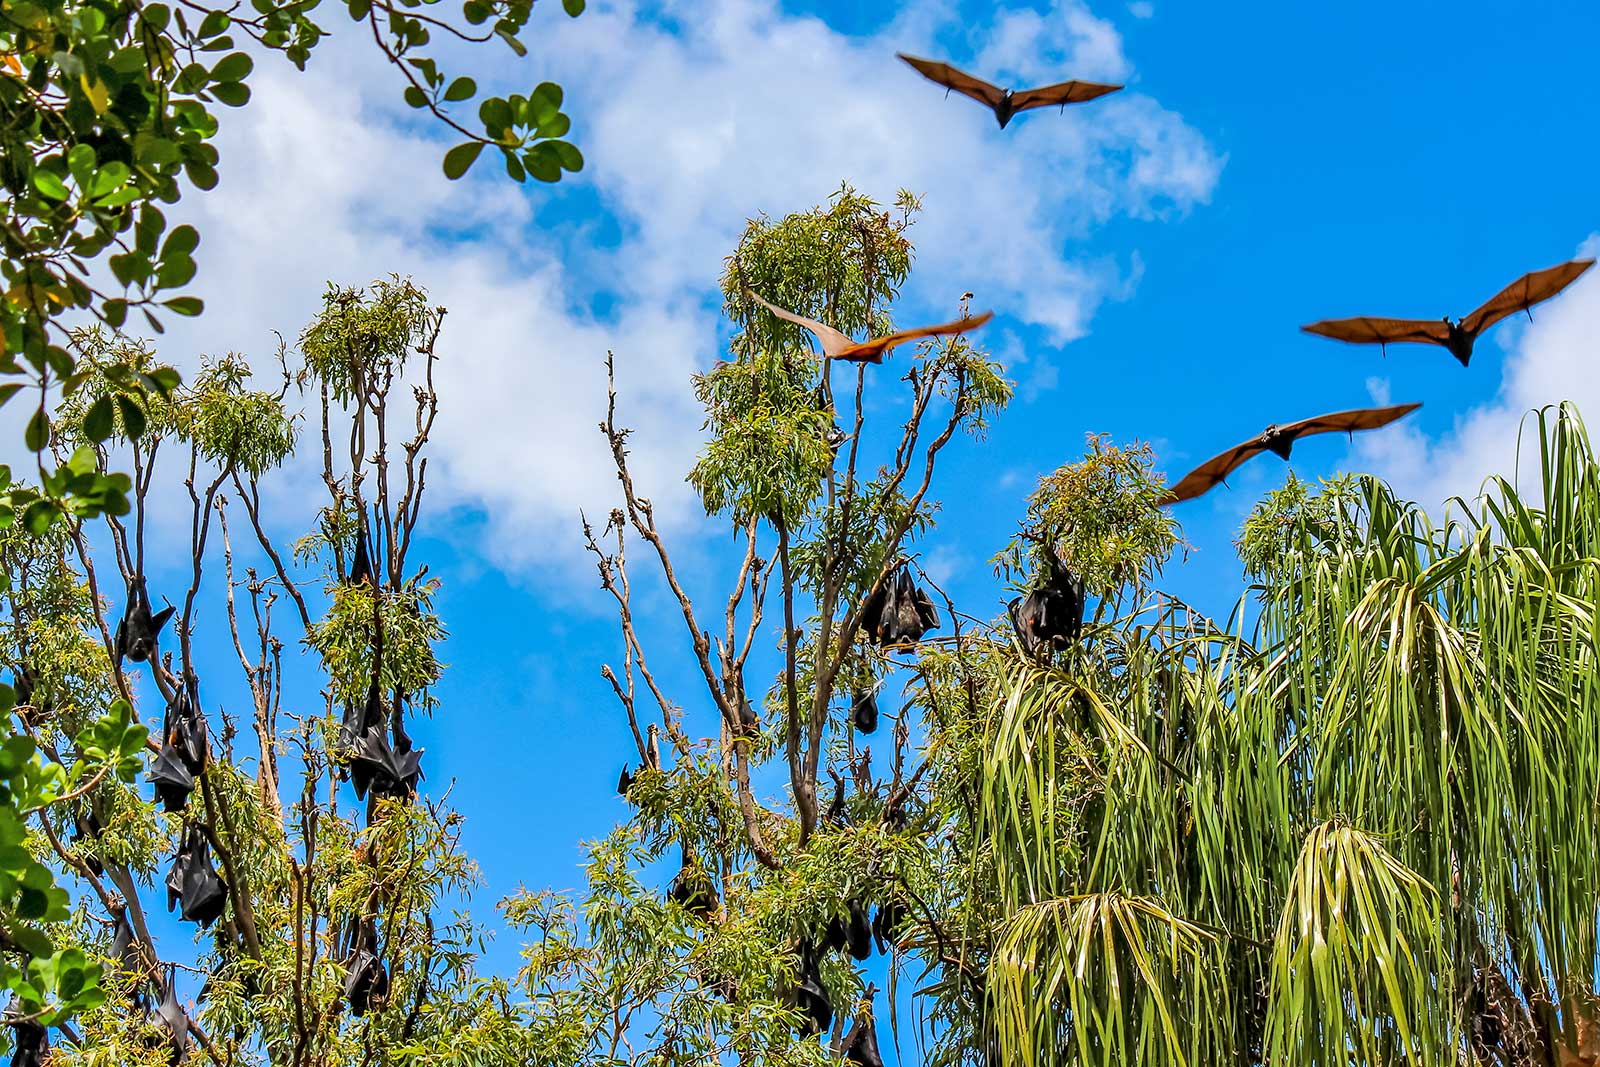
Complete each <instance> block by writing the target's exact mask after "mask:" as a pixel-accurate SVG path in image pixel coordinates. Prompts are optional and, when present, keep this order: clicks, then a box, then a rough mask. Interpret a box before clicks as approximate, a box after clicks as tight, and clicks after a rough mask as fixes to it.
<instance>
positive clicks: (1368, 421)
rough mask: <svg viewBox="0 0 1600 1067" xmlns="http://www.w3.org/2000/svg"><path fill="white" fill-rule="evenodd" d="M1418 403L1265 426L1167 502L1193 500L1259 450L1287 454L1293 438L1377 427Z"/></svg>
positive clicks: (1204, 467)
mask: <svg viewBox="0 0 1600 1067" xmlns="http://www.w3.org/2000/svg"><path fill="white" fill-rule="evenodd" d="M1421 406H1422V405H1421V404H1396V405H1393V406H1392V407H1383V408H1357V409H1355V410H1353V411H1336V412H1333V413H1332V414H1329V415H1318V416H1316V417H1315V418H1310V419H1301V420H1300V421H1299V422H1291V423H1287V424H1285V425H1283V426H1276V425H1274V426H1268V427H1267V428H1266V429H1265V430H1264V431H1262V432H1261V433H1260V434H1259V435H1258V436H1256V437H1253V438H1251V439H1250V440H1248V441H1245V442H1244V443H1243V444H1239V445H1235V446H1234V447H1232V448H1230V449H1228V450H1227V451H1226V452H1223V453H1221V454H1220V455H1217V456H1213V457H1212V458H1211V459H1209V460H1207V461H1206V462H1204V463H1202V464H1201V465H1200V466H1198V467H1196V468H1195V469H1194V470H1192V471H1190V472H1189V473H1188V474H1186V475H1184V477H1183V480H1182V481H1180V482H1179V483H1178V484H1177V485H1174V486H1173V487H1172V489H1171V490H1170V495H1169V496H1168V498H1167V500H1166V503H1169V504H1175V503H1178V502H1179V501H1183V500H1193V499H1194V498H1195V497H1197V496H1200V495H1202V494H1204V493H1206V492H1208V491H1209V490H1211V489H1212V488H1213V487H1215V486H1217V485H1218V484H1220V483H1222V482H1223V481H1225V480H1226V479H1227V477H1228V475H1230V474H1232V473H1233V472H1234V471H1235V470H1237V469H1238V468H1239V466H1240V465H1241V464H1243V463H1244V462H1245V461H1246V460H1249V459H1250V458H1251V457H1253V456H1257V455H1260V454H1261V453H1262V452H1271V453H1272V454H1273V455H1275V456H1277V457H1279V458H1280V459H1284V460H1287V459H1288V458H1289V452H1290V449H1292V448H1293V447H1294V443H1295V441H1297V440H1299V439H1300V438H1302V437H1309V436H1311V435H1313V434H1320V433H1348V434H1352V435H1353V434H1354V433H1355V432H1356V431H1357V430H1376V429H1378V428H1379V427H1382V426H1387V425H1389V424H1390V423H1391V422H1394V421H1395V420H1396V419H1400V418H1404V417H1405V416H1406V415H1409V414H1411V413H1412V412H1413V411H1415V410H1417V409H1418V408H1420V407H1421Z"/></svg>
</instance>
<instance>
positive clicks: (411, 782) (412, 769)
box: [350, 726, 422, 800]
mask: <svg viewBox="0 0 1600 1067" xmlns="http://www.w3.org/2000/svg"><path fill="white" fill-rule="evenodd" d="M350 777H351V779H352V780H353V781H354V782H355V786H356V796H358V797H365V796H366V795H367V791H368V790H371V791H372V795H373V796H374V797H392V798H393V799H395V800H410V799H411V797H412V796H413V795H414V794H415V793H416V791H417V780H418V779H419V778H421V777H422V749H420V748H411V747H410V746H406V748H405V751H403V752H401V751H397V750H396V749H395V746H394V745H392V744H390V743H389V735H388V734H387V733H386V732H385V731H384V729H383V727H381V726H373V727H371V728H369V729H368V730H367V731H366V732H365V733H363V734H362V735H361V736H360V737H358V738H356V743H355V745H354V746H352V748H351V757H350Z"/></svg>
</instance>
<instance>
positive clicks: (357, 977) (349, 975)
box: [344, 946, 389, 1019]
mask: <svg viewBox="0 0 1600 1067" xmlns="http://www.w3.org/2000/svg"><path fill="white" fill-rule="evenodd" d="M344 999H345V1002H346V1003H347V1004H349V1005H350V1014H351V1015H354V1016H355V1017H356V1018H358V1019H359V1018H361V1017H362V1016H363V1015H365V1014H367V1012H369V1011H371V1010H372V1008H373V1007H374V1006H382V1004H383V1002H384V1001H385V1000H387V999H389V972H388V971H386V970H384V967H383V961H382V960H380V959H379V958H378V957H377V956H375V955H373V953H372V950H371V949H368V948H366V947H365V946H363V947H361V948H358V949H356V952H355V955H354V956H352V957H351V958H350V965H349V967H348V968H347V970H346V972H345V978H344Z"/></svg>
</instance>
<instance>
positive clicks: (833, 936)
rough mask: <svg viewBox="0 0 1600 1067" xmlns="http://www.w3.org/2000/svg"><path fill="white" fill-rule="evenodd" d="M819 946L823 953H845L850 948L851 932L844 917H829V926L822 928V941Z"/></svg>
mask: <svg viewBox="0 0 1600 1067" xmlns="http://www.w3.org/2000/svg"><path fill="white" fill-rule="evenodd" d="M818 944H819V946H820V947H821V949H822V951H823V952H843V951H844V950H845V948H846V947H848V946H849V944H850V930H849V928H848V927H847V926H846V924H845V921H844V916H842V915H831V916H829V917H828V925H827V926H824V927H823V928H822V940H821V941H820V942H818Z"/></svg>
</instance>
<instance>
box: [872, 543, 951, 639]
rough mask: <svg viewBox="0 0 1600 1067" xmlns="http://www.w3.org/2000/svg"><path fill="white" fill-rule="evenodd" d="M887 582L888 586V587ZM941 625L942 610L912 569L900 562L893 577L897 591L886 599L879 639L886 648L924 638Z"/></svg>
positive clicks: (880, 620) (879, 627)
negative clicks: (921, 585)
mask: <svg viewBox="0 0 1600 1067" xmlns="http://www.w3.org/2000/svg"><path fill="white" fill-rule="evenodd" d="M888 584H889V583H888V582H887V581H885V587H886V588H887V587H888ZM938 628H939V611H938V609H937V608H935V607H934V606H933V601H932V600H931V599H930V598H929V597H928V594H927V593H925V592H923V590H922V589H921V588H919V587H918V586H917V584H916V583H915V582H913V581H912V580H911V568H910V567H909V566H907V565H905V564H901V566H900V570H899V573H898V574H896V575H895V578H894V591H893V592H892V593H891V594H889V596H887V597H886V598H885V600H884V603H883V609H882V614H881V615H880V617H879V621H878V638H879V642H880V643H881V644H882V645H883V646H884V647H889V646H891V645H903V644H910V643H914V642H917V641H920V640H922V635H923V634H925V633H927V632H928V631H929V630H937V629H938Z"/></svg>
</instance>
